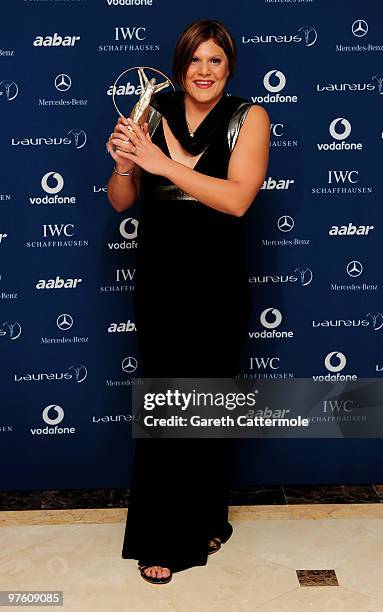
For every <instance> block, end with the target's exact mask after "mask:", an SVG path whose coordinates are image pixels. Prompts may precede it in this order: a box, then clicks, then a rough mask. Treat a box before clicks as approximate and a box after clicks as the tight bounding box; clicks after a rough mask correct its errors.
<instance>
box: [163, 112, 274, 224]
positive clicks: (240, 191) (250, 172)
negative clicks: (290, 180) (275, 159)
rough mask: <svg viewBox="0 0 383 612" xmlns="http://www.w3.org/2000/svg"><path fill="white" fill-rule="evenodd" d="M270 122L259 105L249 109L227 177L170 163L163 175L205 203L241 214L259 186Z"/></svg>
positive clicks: (265, 163)
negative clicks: (216, 176)
mask: <svg viewBox="0 0 383 612" xmlns="http://www.w3.org/2000/svg"><path fill="white" fill-rule="evenodd" d="M269 141H270V121H269V116H268V114H267V112H266V111H265V110H264V109H263V108H262V107H261V106H252V107H251V108H250V109H249V112H248V114H247V117H246V119H245V122H244V124H243V126H242V128H241V130H240V132H239V135H238V139H237V142H236V144H235V147H234V149H233V152H232V154H231V157H230V162H229V167H228V172H227V180H225V179H217V178H214V177H211V176H207V175H206V174H201V173H200V172H196V171H195V170H192V169H190V168H187V167H186V166H184V165H183V164H180V163H178V162H174V161H173V162H172V163H171V164H169V169H168V171H167V174H166V178H168V179H169V180H170V181H172V182H173V183H175V184H176V185H177V186H178V187H179V188H180V189H182V190H183V191H185V192H186V193H189V194H190V195H192V196H194V197H195V198H197V200H199V201H200V202H202V203H203V204H206V205H207V206H211V207H212V208H215V209H216V210H220V211H222V212H225V213H229V214H231V215H235V216H238V217H240V216H242V215H243V214H244V213H245V212H246V210H247V209H248V208H249V206H250V204H251V203H252V201H253V200H254V198H255V196H256V195H257V193H258V191H259V190H260V188H261V187H262V184H263V181H264V180H265V175H266V171H267V164H268V159H269Z"/></svg>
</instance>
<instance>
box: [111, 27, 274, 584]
mask: <svg viewBox="0 0 383 612" xmlns="http://www.w3.org/2000/svg"><path fill="white" fill-rule="evenodd" d="M235 57H236V56H235V46H234V42H233V39H232V37H231V35H230V33H229V32H228V31H227V29H226V28H225V27H224V26H223V25H222V24H220V23H219V22H212V21H198V22H195V23H193V24H191V26H189V27H188V28H187V29H186V30H185V31H184V32H183V33H182V34H181V36H180V38H179V41H178V43H177V46H176V50H175V57H174V63H173V71H174V74H175V77H176V80H177V81H178V83H179V84H180V85H181V89H180V90H179V91H177V92H165V93H159V94H157V95H156V96H155V97H154V98H153V99H152V102H151V108H150V113H149V116H148V122H147V123H146V124H145V125H144V126H143V128H141V127H138V126H137V125H136V124H133V123H132V122H130V125H131V127H132V128H133V129H134V133H133V134H132V133H131V132H129V131H128V130H127V125H128V122H129V121H130V120H128V122H127V121H126V120H125V122H124V121H123V120H119V123H118V124H117V126H116V129H115V133H114V134H112V135H111V139H110V141H108V150H109V149H110V152H111V151H112V152H111V154H112V155H113V157H114V159H115V160H116V166H117V164H118V168H117V167H115V170H116V174H117V175H119V174H120V173H121V179H120V177H119V176H117V177H115V174H114V175H113V177H112V178H111V181H110V182H109V185H108V197H109V199H110V201H111V203H112V205H113V206H114V207H115V208H116V209H117V210H125V209H126V208H127V206H126V202H127V201H128V202H129V205H130V204H132V203H133V202H134V201H135V200H136V197H137V194H138V192H139V190H142V212H141V217H140V223H139V230H138V245H139V246H138V258H137V269H136V278H135V291H134V306H135V318H136V323H137V333H138V342H139V351H140V358H141V363H142V375H143V376H144V377H148V378H152V377H158V378H160V377H164V378H172V377H177V378H178V377H179V378H182V377H184V378H197V377H198V378H202V377H206V378H214V377H220V378H223V377H232V376H235V374H236V372H237V367H238V360H239V355H240V349H241V345H242V343H243V340H244V338H245V333H246V329H247V323H248V317H249V314H250V308H251V301H250V295H249V289H248V280H247V274H246V267H245V244H244V227H243V223H244V219H243V214H244V212H245V211H246V210H247V208H248V207H249V205H250V204H251V202H252V201H253V199H254V197H255V196H256V194H257V192H258V190H259V189H260V187H261V185H262V182H263V180H264V176H265V172H266V167H267V160H268V138H269V121H268V116H267V113H266V111H264V109H263V108H261V107H259V106H255V105H251V104H250V103H248V102H247V101H246V100H243V99H242V98H238V97H234V96H228V95H227V94H226V92H225V91H224V88H225V84H226V80H227V78H228V77H229V76H231V75H232V73H233V69H234V64H235ZM242 124H243V127H241V126H242ZM192 128H194V131H193V130H192ZM127 136H128V138H129V141H127V139H126V137H127ZM111 143H112V144H114V145H115V146H117V147H118V148H117V150H116V151H113V150H112V146H111ZM234 145H236V147H235V152H233V151H234ZM170 149H171V150H170ZM172 153H173V155H172ZM176 157H177V158H178V159H179V160H180V161H176ZM132 162H133V163H134V164H135V166H134V171H135V173H136V177H135V181H131V183H134V184H133V187H132V188H131V191H132V193H129V188H125V191H124V186H123V183H122V181H123V180H124V179H123V177H125V176H130V174H131V172H132ZM137 176H138V177H139V178H137ZM217 179H218V180H217ZM128 180H129V179H128ZM138 181H139V183H138ZM233 187H234V188H233ZM229 443H230V440H228V439H214V438H202V439H197V438H186V439H185V438H184V439H182V438H170V439H165V438H162V439H137V440H136V447H135V456H134V466H133V476H132V487H131V498H130V501H129V510H128V518H127V523H126V530H125V537H124V543H123V550H122V556H123V558H125V559H128V558H133V559H137V560H138V565H139V567H140V569H141V575H142V576H143V578H145V579H146V580H148V581H150V582H153V583H163V582H168V581H169V580H170V579H171V577H172V572H176V571H180V570H183V569H186V568H188V567H192V566H195V565H205V564H206V562H207V556H208V554H209V552H210V553H212V552H215V551H216V550H217V549H218V548H219V546H220V543H223V542H226V541H227V539H228V538H229V537H230V536H231V533H232V526H231V525H230V523H229V522H228V500H227V492H228V471H229V469H228V468H229V465H228V462H229V456H230V453H229Z"/></svg>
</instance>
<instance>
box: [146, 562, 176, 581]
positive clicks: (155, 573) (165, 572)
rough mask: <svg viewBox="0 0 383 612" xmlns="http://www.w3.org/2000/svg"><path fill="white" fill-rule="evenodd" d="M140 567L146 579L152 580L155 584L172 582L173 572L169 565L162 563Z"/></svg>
mask: <svg viewBox="0 0 383 612" xmlns="http://www.w3.org/2000/svg"><path fill="white" fill-rule="evenodd" d="M139 568H140V571H141V576H142V577H143V578H144V580H147V581H148V582H152V583H153V584H164V583H166V582H170V580H171V578H172V572H171V571H170V569H169V568H168V567H162V566H161V565H143V566H139Z"/></svg>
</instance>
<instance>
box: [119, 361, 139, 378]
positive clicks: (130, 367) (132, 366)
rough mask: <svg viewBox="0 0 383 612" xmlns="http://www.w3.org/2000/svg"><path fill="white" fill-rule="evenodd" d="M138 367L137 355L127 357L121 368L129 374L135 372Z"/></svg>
mask: <svg viewBox="0 0 383 612" xmlns="http://www.w3.org/2000/svg"><path fill="white" fill-rule="evenodd" d="M137 367H138V361H137V359H136V358H135V357H125V359H124V360H123V361H122V364H121V368H122V369H123V370H124V372H127V373H128V374H131V373H132V372H134V371H135V370H136V369H137Z"/></svg>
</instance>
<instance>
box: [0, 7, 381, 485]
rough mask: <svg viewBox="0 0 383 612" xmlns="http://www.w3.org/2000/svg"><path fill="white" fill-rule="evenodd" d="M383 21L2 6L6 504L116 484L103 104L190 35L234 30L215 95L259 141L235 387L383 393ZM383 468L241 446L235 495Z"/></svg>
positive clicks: (365, 454) (353, 16)
mask: <svg viewBox="0 0 383 612" xmlns="http://www.w3.org/2000/svg"><path fill="white" fill-rule="evenodd" d="M330 8H331V11H330V10H329V9H330ZM382 13H383V11H382V8H381V6H380V4H379V3H377V2H373V0H366V1H365V2H363V3H361V2H360V1H356V0H338V1H337V2H336V3H335V2H331V3H330V2H328V1H326V0H313V1H311V2H310V1H299V0H295V1H287V0H286V1H276V0H274V1H267V0H265V1H264V0H242V1H241V2H234V1H224V0H222V1H220V2H218V1H217V0H209V2H206V1H203V0H194V2H192V3H190V4H188V3H186V4H185V3H179V2H175V1H171V0H147V1H145V0H8V1H4V2H2V6H1V20H0V31H1V43H0V44H1V50H0V109H1V110H0V112H1V138H0V147H1V179H0V253H1V265H0V275H1V278H0V308H1V317H0V345H1V356H2V365H1V369H0V377H1V379H0V382H1V418H0V432H1V442H2V444H1V453H2V457H1V459H2V461H1V463H2V466H3V469H2V477H1V483H0V486H1V488H2V489H3V490H6V489H39V488H42V489H44V488H45V489H59V488H94V487H125V486H129V484H130V468H131V460H132V441H131V440H130V430H131V424H130V419H129V416H130V410H131V407H130V402H129V393H130V382H131V380H132V378H134V377H136V376H139V375H140V359H139V354H138V350H137V344H136V338H135V335H136V332H135V326H134V314H133V310H132V291H133V288H134V274H135V254H136V248H137V241H136V239H135V238H136V236H135V234H136V228H137V221H136V220H138V219H139V214H140V205H139V203H137V204H135V205H134V206H133V207H132V208H130V209H129V210H127V211H125V212H124V213H117V212H115V211H114V210H113V208H112V207H111V206H110V204H109V203H108V201H107V197H106V183H107V181H108V178H109V176H110V173H111V171H112V167H113V163H112V160H111V158H110V156H109V155H108V154H107V153H106V150H105V142H106V140H107V138H108V136H109V134H110V132H111V131H112V128H113V125H114V124H115V122H116V116H117V115H116V112H115V109H114V107H113V104H112V99H111V91H112V89H111V88H112V84H113V82H114V80H115V78H116V77H117V75H118V74H119V73H120V72H122V70H124V69H125V68H128V67H130V66H137V65H149V66H154V67H157V68H159V69H160V70H162V71H165V72H166V73H168V74H171V61H172V53H173V49H174V45H175V42H176V40H177V38H178V35H179V33H180V31H181V30H182V29H184V27H185V26H186V25H187V24H188V23H190V22H191V21H193V20H195V19H197V18H212V19H220V20H222V21H223V22H224V23H225V24H227V25H228V26H229V28H230V29H231V31H232V32H233V35H234V36H235V39H236V42H237V46H238V54H239V62H238V70H237V75H236V77H235V78H234V79H233V80H232V81H231V82H230V84H229V86H228V89H227V90H228V92H229V93H231V94H233V95H239V96H243V97H245V98H248V99H250V100H253V101H254V102H257V103H259V104H262V105H264V106H265V107H266V108H267V110H268V112H269V115H270V118H271V122H272V128H271V147H270V165H269V169H268V173H267V179H266V181H265V184H264V186H263V189H262V190H261V191H260V193H259V195H258V197H257V198H256V201H255V203H254V204H253V206H252V207H251V209H250V210H249V212H248V213H247V227H248V239H249V282H250V284H251V287H252V290H253V292H254V293H253V295H254V310H253V317H252V321H251V325H250V327H249V334H248V339H247V344H246V347H245V350H244V355H243V359H242V366H241V376H243V377H253V378H255V379H256V378H259V377H262V378H273V377H275V378H282V377H284V378H291V377H309V378H310V377H312V376H323V375H326V374H328V373H331V372H336V371H337V372H340V373H341V375H352V374H353V375H356V376H358V377H368V378H373V377H379V376H381V375H382V371H383V361H382V359H383V358H382V347H381V346H382V343H381V339H380V338H381V334H382V326H383V323H382V315H381V313H380V312H379V308H380V300H381V298H382V286H381V283H382V272H381V260H382V241H381V239H379V231H380V230H381V223H382V209H381V198H382V182H381V176H380V173H381V169H380V168H381V158H382V146H383V140H382V138H383V131H382V130H383V124H382V113H381V107H382V103H383V95H382V94H383V76H382V75H383V73H382V72H381V70H382V52H383V41H382V35H381V22H382ZM137 84H138V83H137V80H136V77H135V75H134V73H129V75H127V78H126V79H125V80H123V82H122V87H120V88H119V89H118V91H117V99H118V103H119V104H121V105H122V106H123V107H124V108H126V109H130V107H131V106H132V105H133V103H134V101H135V99H136V96H135V95H134V91H136V92H137ZM127 112H128V111H127ZM159 231H161V232H162V234H163V239H164V241H165V240H166V225H164V227H162V228H159ZM196 248H198V236H196ZM228 248H230V245H228ZM164 274H166V270H164ZM227 281H228V283H230V278H228V279H227ZM153 307H155V301H154V304H153ZM230 324H231V322H230V319H229V320H228V321H227V325H228V326H230ZM224 341H225V330H224V329H223V330H222V342H224ZM335 412H336V414H335V415H334V416H335V418H338V417H341V416H342V415H341V412H342V407H340V408H337V409H336V411H335ZM382 450H383V442H382V440H380V439H368V440H363V439H353V440H342V439H327V440H325V439H321V440H298V439H290V440H278V439H268V440H261V439H254V440H245V441H243V442H241V444H240V446H239V448H238V453H237V458H236V462H237V463H236V465H235V466H233V479H234V481H235V483H236V484H248V483H254V484H274V483H275V484H276V483H278V484H280V483H282V484H283V483H295V484H299V483H341V482H342V483H346V482H347V483H358V482H364V483H368V482H380V481H381V466H382V460H381V456H382Z"/></svg>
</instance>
